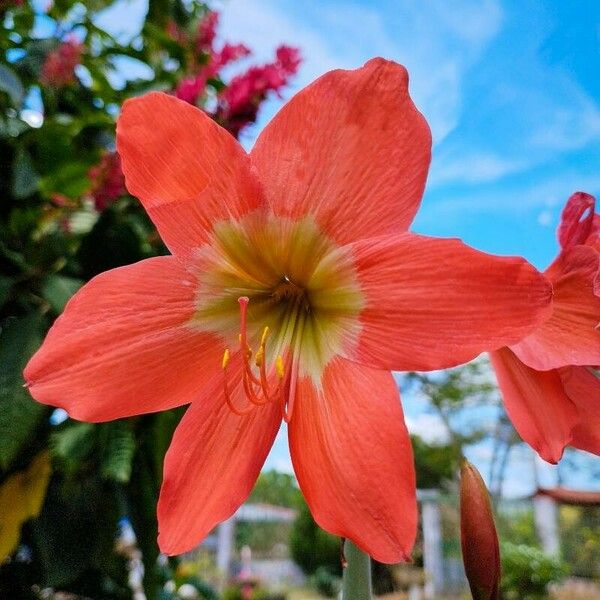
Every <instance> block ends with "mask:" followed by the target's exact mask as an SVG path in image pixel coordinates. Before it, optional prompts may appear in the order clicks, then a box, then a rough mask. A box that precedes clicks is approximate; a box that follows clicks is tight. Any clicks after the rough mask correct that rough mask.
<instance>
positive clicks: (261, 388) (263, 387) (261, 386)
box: [223, 296, 285, 415]
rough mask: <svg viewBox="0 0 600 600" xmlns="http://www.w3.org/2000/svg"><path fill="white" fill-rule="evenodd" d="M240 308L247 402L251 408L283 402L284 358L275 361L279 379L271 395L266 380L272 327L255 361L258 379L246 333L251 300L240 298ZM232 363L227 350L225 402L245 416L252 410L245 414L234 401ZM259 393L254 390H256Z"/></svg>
mask: <svg viewBox="0 0 600 600" xmlns="http://www.w3.org/2000/svg"><path fill="white" fill-rule="evenodd" d="M238 302H239V305H240V333H239V336H238V341H239V344H240V352H241V358H242V382H241V383H242V387H243V390H244V394H245V396H246V398H247V399H248V400H249V401H250V404H251V405H255V406H262V405H264V404H266V403H267V402H270V401H274V400H280V401H282V400H283V388H284V376H285V369H284V365H283V358H282V357H281V356H277V358H276V360H275V372H276V374H277V377H278V378H279V382H278V384H277V386H276V388H275V390H274V391H273V392H271V389H270V386H269V381H268V377H267V366H266V358H265V357H266V346H267V339H268V337H269V327H265V328H264V329H263V332H262V336H261V339H260V346H259V348H258V350H257V352H256V355H255V357H254V363H255V364H256V366H257V367H258V369H259V373H258V376H256V375H255V374H254V372H253V370H252V366H251V360H252V354H253V353H252V349H251V348H250V346H249V344H248V333H247V321H248V303H249V302H250V300H249V299H248V297H247V296H241V297H240V298H238ZM229 361H230V353H229V349H226V350H225V352H224V353H223V371H224V382H223V386H224V390H225V399H226V401H227V405H228V406H229V408H230V409H231V410H232V411H233V412H234V413H235V414H237V415H246V414H248V413H249V412H250V411H251V410H252V406H251V405H250V406H248V407H247V408H246V409H244V410H240V409H238V408H236V407H235V406H234V404H233V401H232V399H231V394H230V392H229V381H228V373H227V366H228V364H229ZM254 386H256V388H257V389H255V387H254Z"/></svg>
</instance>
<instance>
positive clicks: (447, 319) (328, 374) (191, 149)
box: [25, 53, 551, 563]
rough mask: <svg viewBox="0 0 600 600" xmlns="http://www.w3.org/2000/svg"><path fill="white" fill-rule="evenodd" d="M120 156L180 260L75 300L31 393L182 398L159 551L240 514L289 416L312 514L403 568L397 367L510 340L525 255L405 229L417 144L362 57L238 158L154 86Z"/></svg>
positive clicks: (132, 403)
mask: <svg viewBox="0 0 600 600" xmlns="http://www.w3.org/2000/svg"><path fill="white" fill-rule="evenodd" d="M290 58H292V59H293V56H290V55H289V53H288V56H287V57H286V58H284V59H282V64H280V65H279V67H278V68H280V69H281V70H282V71H286V69H287V71H286V72H288V73H289V70H290V69H293V68H296V66H297V65H295V66H294V64H295V63H294V60H287V61H286V59H290ZM263 89H264V88H263ZM117 147H118V151H119V154H120V156H121V159H122V161H123V171H124V173H125V178H126V182H127V187H128V189H129V191H130V192H131V193H132V194H133V195H136V196H138V197H139V198H140V200H141V201H142V203H143V205H144V207H145V209H146V210H147V212H148V214H149V215H150V217H151V218H152V220H153V221H154V223H155V225H156V227H157V229H158V231H159V233H160V235H161V237H162V238H163V240H164V242H165V243H166V245H167V246H168V248H169V249H170V251H171V252H172V255H171V256H161V257H157V258H152V259H148V260H144V261H141V262H139V263H137V264H134V265H130V266H127V267H122V268H119V269H114V270H112V271H109V272H107V273H103V274H101V275H99V276H97V277H95V278H94V279H92V281H90V282H89V283H88V284H87V285H85V286H84V287H83V288H82V289H81V290H80V291H79V292H78V293H77V294H76V295H75V296H74V297H73V298H72V299H71V301H70V302H69V303H68V305H67V307H66V309H65V312H64V313H63V315H62V316H61V317H59V319H58V320H57V321H56V323H55V324H54V326H53V327H52V329H51V330H50V331H49V333H48V336H47V337H46V340H45V342H44V344H43V345H42V347H41V349H40V350H39V351H38V352H37V353H36V354H35V355H34V356H33V358H32V359H31V361H30V362H29V364H28V365H27V368H26V370H25V379H26V381H27V384H28V386H29V389H30V392H31V394H32V395H33V397H34V398H36V399H37V400H38V401H40V402H43V403H46V404H51V405H54V406H62V407H63V408H65V409H66V410H67V411H68V412H69V414H70V415H71V416H72V417H73V418H76V419H80V420H88V421H106V420H109V419H115V418H120V417H124V416H128V415H134V414H140V413H144V412H152V411H157V410H163V409H166V408H170V407H174V406H181V405H184V404H190V407H189V408H188V410H187V412H186V413H185V416H184V417H183V419H182V421H181V423H180V424H179V426H178V428H177V430H176V432H175V434H174V437H173V440H172V443H171V446H170V448H169V451H168V453H167V455H166V457H165V465H164V482H163V486H162V490H161V496H160V500H159V505H158V519H159V530H160V534H159V545H160V547H161V549H162V550H163V551H164V552H167V553H169V554H176V553H181V552H184V551H186V550H189V549H190V548H192V547H193V546H194V545H195V544H197V543H198V542H199V541H200V540H201V539H203V538H204V537H205V536H206V535H207V534H208V532H209V531H210V530H211V529H212V528H213V527H214V526H215V525H216V524H217V523H219V522H220V521H222V520H223V519H226V518H228V517H229V516H231V515H232V514H233V513H234V512H235V511H236V510H237V508H238V507H239V506H240V504H241V503H242V502H243V501H244V500H245V499H246V497H247V496H248V494H249V493H250V491H251V489H252V487H253V485H254V483H255V481H256V478H257V476H258V473H259V472H260V469H261V467H262V465H263V463H264V461H265V458H266V456H267V453H268V452H269V449H270V448H271V446H272V444H273V441H274V439H275V436H276V434H277V431H278V430H279V428H280V426H281V421H282V418H283V419H284V420H285V421H286V422H288V426H289V442H290V451H291V456H292V461H293V464H294V469H295V472H296V474H297V477H298V482H299V485H300V487H301V489H302V491H303V493H304V495H305V497H306V500H307V502H308V504H309V506H310V508H311V511H312V513H313V515H314V517H315V519H316V521H317V522H318V523H319V524H320V525H321V526H322V527H324V528H325V529H326V530H328V531H330V532H331V533H333V534H336V535H339V536H343V537H347V538H349V539H351V540H352V541H354V542H355V543H356V544H357V545H358V546H359V547H360V548H362V549H363V550H364V551H366V552H367V553H369V554H370V555H372V556H373V557H374V558H376V559H377V560H380V561H383V562H390V563H393V562H397V561H399V560H402V559H405V558H406V557H407V556H408V555H409V553H410V551H411V548H412V545H413V543H414V539H415V535H416V527H417V505H416V493H415V473H414V465H413V458H412V451H411V446H410V438H409V435H408V431H407V429H406V426H405V424H404V419H403V414H402V408H401V404H400V397H399V392H398V388H397V386H396V383H395V381H394V378H393V377H392V375H391V373H390V369H394V370H431V369H440V368H445V367H449V366H451V365H456V364H460V363H462V362H465V361H467V360H470V359H471V358H473V357H475V356H477V355H478V354H479V353H481V352H482V351H484V350H493V349H496V348H500V347H502V346H505V345H507V344H514V343H516V342H517V341H518V340H520V339H521V338H522V337H523V336H525V335H527V334H529V333H530V332H531V331H533V330H534V329H535V328H536V327H537V326H538V325H539V324H540V323H541V322H542V321H543V320H544V319H546V318H547V316H548V312H549V304H550V300H551V289H550V285H549V283H548V281H547V280H546V278H545V277H543V276H542V275H541V274H539V273H538V272H537V271H536V270H535V269H534V268H533V267H532V266H531V265H529V264H528V263H527V262H526V261H525V260H523V259H521V258H500V257H494V256H490V255H487V254H484V253H482V252H478V251H476V250H473V249H472V248H469V247H468V246H466V245H465V244H463V243H462V242H460V241H459V240H455V239H435V238H429V237H425V236H420V235H416V234H413V233H410V232H408V227H409V226H410V224H411V222H412V220H413V217H414V216H415V213H416V212H417V209H418V207H419V204H420V201H421V196H422V193H423V189H424V186H425V179H426V176H427V170H428V167H429V161H430V156H431V134H430V131H429V127H428V126H427V123H426V122H425V119H424V118H423V116H422V115H421V114H420V113H419V112H418V111H417V109H416V108H415V106H414V104H413V102H412V100H411V98H410V96H409V94H408V75H407V73H406V70H405V69H404V68H403V67H401V66H400V65H397V64H395V63H393V62H389V61H385V60H383V59H374V60H371V61H369V62H368V63H366V64H365V65H364V66H363V67H362V68H360V69H357V70H355V71H343V70H337V71H332V72H330V73H327V74H325V75H324V76H323V77H321V78H319V79H318V80H317V81H315V82H314V83H313V84H312V85H310V86H309V87H307V88H306V89H304V90H303V91H301V92H299V93H298V94H296V96H294V98H293V99H292V100H291V101H290V102H288V103H287V104H286V106H284V107H283V109H282V110H281V111H280V112H279V114H278V115H277V116H276V117H275V118H274V119H273V120H272V121H271V123H270V124H269V125H268V126H267V127H266V128H265V129H264V130H263V132H262V133H261V135H260V136H259V138H258V141H257V142H256V144H255V146H254V148H253V149H252V152H251V153H250V154H247V153H246V152H245V151H244V149H243V148H242V147H241V146H240V145H239V144H238V142H237V141H236V140H235V139H234V138H233V137H232V136H231V135H230V134H229V133H227V132H226V131H225V130H224V129H223V128H222V127H220V126H219V125H218V124H217V123H215V122H214V121H213V120H212V119H210V117H208V116H207V115H206V114H205V113H203V112H202V111H200V110H198V109H196V108H194V107H193V106H191V105H189V104H187V103H185V102H182V101H180V100H178V99H177V98H175V97H173V96H169V95H165V94H160V93H152V94H148V95H147V96H143V97H140V98H135V99H132V100H128V101H127V102H126V103H125V104H124V106H123V110H122V113H121V116H120V118H119V121H118V124H117ZM252 347H254V348H255V349H256V352H254V353H253V352H252V351H251V348H252ZM226 348H227V349H226ZM225 349H226V350H225ZM224 350H225V353H223V351H224ZM251 358H252V360H251Z"/></svg>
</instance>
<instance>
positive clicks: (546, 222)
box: [537, 210, 554, 227]
mask: <svg viewBox="0 0 600 600" xmlns="http://www.w3.org/2000/svg"><path fill="white" fill-rule="evenodd" d="M553 220H554V217H553V216H552V211H550V210H543V211H542V212H541V213H540V214H539V215H538V217H537V222H538V224H539V225H541V226H542V227H550V226H551V225H552V221H553Z"/></svg>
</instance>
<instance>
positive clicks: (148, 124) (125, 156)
mask: <svg viewBox="0 0 600 600" xmlns="http://www.w3.org/2000/svg"><path fill="white" fill-rule="evenodd" d="M117 149H118V151H119V154H120V156H121V160H122V163H123V173H124V174H125V181H126V184H127V189H128V190H129V192H130V193H131V194H133V195H134V196H137V197H138V198H139V199H140V200H141V201H142V203H143V205H144V208H145V209H146V211H147V212H148V214H149V215H150V217H151V218H152V220H153V221H154V224H155V225H156V227H157V228H158V230H159V233H160V235H161V237H162V239H163V240H164V242H165V244H166V245H167V246H168V247H169V249H170V250H171V252H173V254H179V255H182V256H185V255H189V254H190V252H191V250H193V248H195V247H197V246H198V245H200V244H201V243H202V242H203V241H204V240H206V238H207V236H208V234H209V233H210V231H211V230H212V226H213V223H214V221H216V220H219V219H226V218H230V217H233V218H236V217H240V216H242V215H244V214H246V213H247V212H249V211H251V210H253V209H256V208H257V207H259V206H261V205H262V194H261V192H260V188H259V185H258V183H257V180H256V178H255V177H254V175H253V174H252V172H251V169H250V160H249V157H248V155H247V154H246V152H245V151H244V149H243V148H242V147H241V146H240V145H239V144H238V142H237V141H236V140H235V139H234V138H233V137H232V136H231V135H230V134H229V133H228V132H227V131H225V130H224V129H223V128H221V127H220V126H219V125H217V124H216V123H215V122H214V121H213V120H212V119H211V118H210V117H208V116H207V115H206V114H205V113H204V112H202V111H201V110H199V109H197V108H195V107H194V106H192V105H191V104H188V103H187V102H183V101H182V100H179V99H177V98H175V97H174V96H168V95H167V94H162V93H158V92H153V93H150V94H147V95H145V96H142V97H139V98H133V99H130V100H127V101H126V102H125V103H124V104H123V111H122V113H121V116H120V117H119V120H118V122H117Z"/></svg>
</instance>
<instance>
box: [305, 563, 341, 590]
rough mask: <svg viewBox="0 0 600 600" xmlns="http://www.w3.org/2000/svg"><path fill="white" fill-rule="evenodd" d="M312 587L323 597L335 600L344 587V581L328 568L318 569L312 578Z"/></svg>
mask: <svg viewBox="0 0 600 600" xmlns="http://www.w3.org/2000/svg"><path fill="white" fill-rule="evenodd" d="M310 583H311V585H312V586H313V587H314V588H315V589H316V590H317V592H319V594H322V595H323V596H327V598H335V597H336V596H337V595H338V594H339V592H340V589H341V587H342V580H341V579H340V577H338V576H337V575H334V574H333V573H332V572H331V570H330V569H329V568H327V567H317V569H316V571H315V572H314V573H313V574H312V576H311V578H310Z"/></svg>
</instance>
